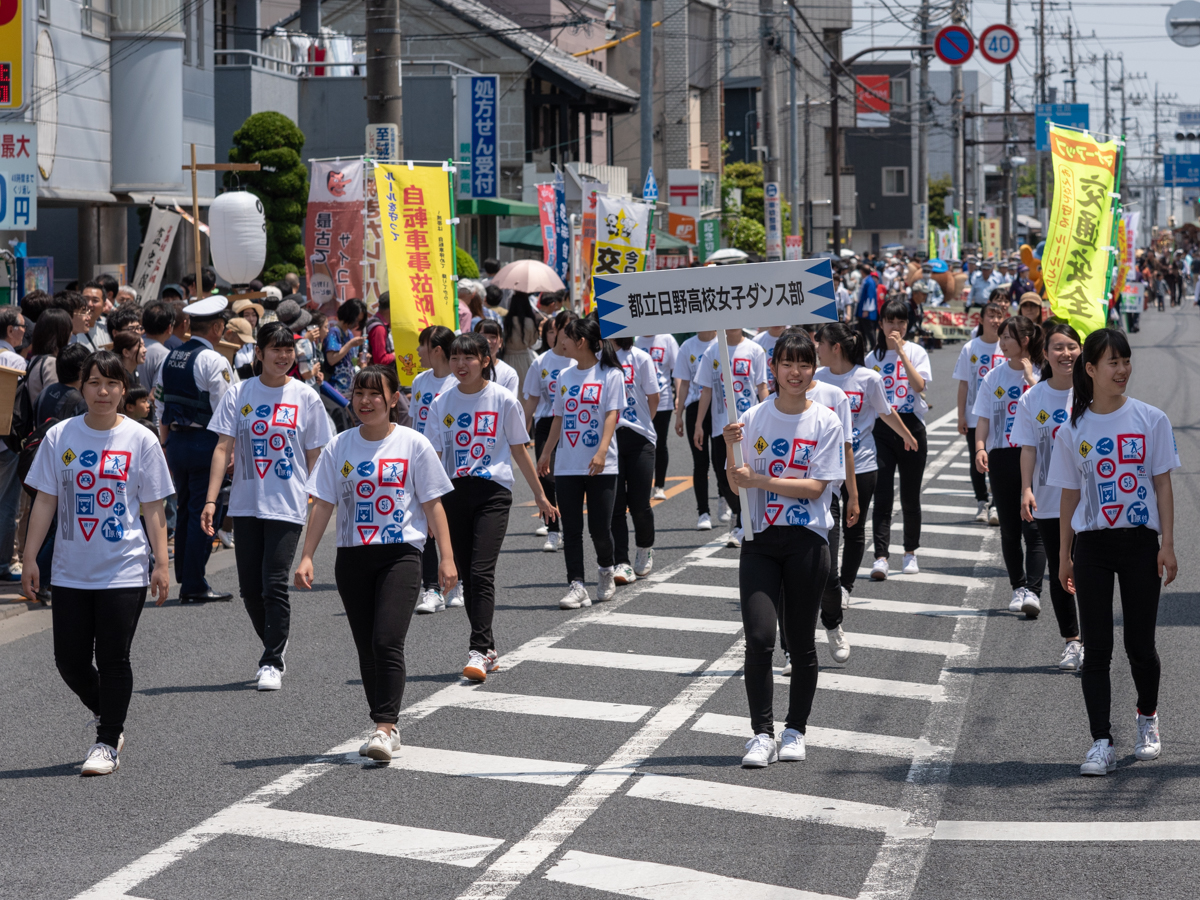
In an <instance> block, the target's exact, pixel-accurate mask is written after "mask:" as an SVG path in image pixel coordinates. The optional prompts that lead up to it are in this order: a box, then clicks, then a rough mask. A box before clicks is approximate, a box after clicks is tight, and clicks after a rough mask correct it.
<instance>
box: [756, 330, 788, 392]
mask: <svg viewBox="0 0 1200 900" xmlns="http://www.w3.org/2000/svg"><path fill="white" fill-rule="evenodd" d="M786 329H787V326H786V325H772V326H771V327H770V328H764V329H762V330H761V331H759V332H758V334H756V335H755V336H754V337H752V338H751V340H752V341H754V343H756V344H758V346H760V347H762V348H763V353H765V354H767V390H768V391H774V390H775V376H774V375H773V374H772V373H771V354H772V353H774V352H775V343H776V342H777V341H778V340H779V336H780V335H781V334H783V332H784V331H785V330H786Z"/></svg>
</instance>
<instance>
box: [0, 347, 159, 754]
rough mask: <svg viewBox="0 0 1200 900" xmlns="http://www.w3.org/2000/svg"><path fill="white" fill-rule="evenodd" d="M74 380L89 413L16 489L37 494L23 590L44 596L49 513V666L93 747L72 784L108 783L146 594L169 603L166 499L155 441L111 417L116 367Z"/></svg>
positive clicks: (54, 441)
mask: <svg viewBox="0 0 1200 900" xmlns="http://www.w3.org/2000/svg"><path fill="white" fill-rule="evenodd" d="M82 377H83V384H82V390H83V397H84V399H85V400H86V401H87V406H88V410H87V414H86V415H82V416H77V417H74V418H70V419H65V420H64V421H62V422H59V423H58V424H57V425H55V426H53V427H52V428H51V429H50V430H49V431H47V432H46V436H45V438H44V439H43V441H42V444H41V446H40V447H39V448H38V453H37V456H36V457H35V458H34V461H33V467H32V468H31V469H30V470H29V474H28V476H27V477H26V480H25V483H26V484H27V485H28V486H29V487H30V488H32V489H34V490H36V491H37V492H38V493H37V497H36V499H35V500H34V502H33V508H32V511H31V513H30V518H29V531H28V534H27V536H26V540H25V560H24V567H23V571H22V576H21V581H22V585H21V586H22V589H23V590H24V592H25V595H26V596H28V597H35V596H36V595H37V593H38V591H39V590H40V589H41V586H42V584H41V571H40V569H39V568H38V563H37V556H38V550H39V549H40V548H41V546H42V542H43V541H44V540H45V538H46V534H47V532H48V531H49V529H50V527H51V520H53V519H54V517H55V513H56V512H57V515H58V529H57V530H58V534H57V535H56V542H55V551H54V562H53V578H52V580H53V583H54V603H53V604H52V606H51V608H50V609H51V616H52V621H53V627H54V661H55V664H56V665H57V666H58V671H59V674H61V675H62V678H63V681H65V682H66V683H67V687H69V688H70V689H71V690H72V691H74V692H75V694H76V695H77V696H78V697H79V699H80V700H82V701H83V703H84V705H85V706H86V707H87V708H88V709H89V710H91V712H92V714H93V716H95V719H94V724H95V725H96V742H95V743H94V744H92V746H91V747H90V748H88V752H87V757H86V759H85V760H84V763H83V769H82V772H81V774H83V775H109V774H111V773H113V772H115V771H116V770H117V768H118V767H119V766H120V764H121V761H120V758H119V756H118V754H119V753H120V752H121V750H122V748H123V747H124V744H125V735H124V730H125V716H126V714H127V713H128V711H129V700H130V697H131V696H132V695H133V669H132V667H131V666H130V661H129V650H130V646H131V645H132V643H133V635H134V632H135V631H136V629H137V624H138V619H139V617H140V616H141V614H142V607H143V606H144V605H145V603H146V588H147V586H148V587H149V588H150V594H151V596H152V597H154V598H155V599H156V603H157V604H158V605H159V606H161V605H162V604H163V603H164V602H165V601H166V599H167V586H168V581H169V577H168V575H167V519H166V514H165V513H164V511H163V499H164V498H165V497H167V496H169V495H170V494H171V490H172V488H171V475H170V472H169V471H168V469H167V461H166V459H165V458H164V457H163V452H162V448H161V447H160V446H159V445H158V441H157V440H156V439H155V436H154V434H153V433H152V432H150V431H149V430H147V429H145V428H143V427H142V426H141V425H139V424H137V422H135V421H134V420H133V419H130V418H128V417H126V416H124V415H121V414H120V410H121V409H122V407H123V402H124V395H125V390H126V386H127V384H128V373H127V372H126V371H125V368H124V366H122V364H121V360H120V358H119V357H118V356H117V355H116V354H115V353H111V352H109V351H106V350H101V351H100V352H98V353H93V354H91V355H89V356H88V358H87V360H86V362H85V363H84V366H83V373H82ZM139 510H140V516H139ZM143 519H144V520H145V526H144V528H143V524H142V521H143ZM151 551H153V559H154V567H153V570H151V568H150V558H151V556H150V554H151ZM93 655H94V656H95V661H96V662H95V665H93V664H92V657H93Z"/></svg>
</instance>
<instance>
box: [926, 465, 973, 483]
mask: <svg viewBox="0 0 1200 900" xmlns="http://www.w3.org/2000/svg"><path fill="white" fill-rule="evenodd" d="M951 465H954V464H953V463H951ZM934 477H935V478H937V480H938V481H970V480H971V476H970V475H960V474H958V473H957V472H939V473H938V474H937V475H935V476H934Z"/></svg>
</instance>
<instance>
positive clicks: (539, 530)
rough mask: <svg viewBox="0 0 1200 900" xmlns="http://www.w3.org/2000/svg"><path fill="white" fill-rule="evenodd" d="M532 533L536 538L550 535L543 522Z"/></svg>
mask: <svg viewBox="0 0 1200 900" xmlns="http://www.w3.org/2000/svg"><path fill="white" fill-rule="evenodd" d="M533 533H534V534H536V535H537V536H538V537H545V536H546V535H548V534H549V533H550V528H549V527H548V526H547V525H546V523H545V522H543V523H542V524H541V525H539V526H538V527H537V530H536V531H534V532H533Z"/></svg>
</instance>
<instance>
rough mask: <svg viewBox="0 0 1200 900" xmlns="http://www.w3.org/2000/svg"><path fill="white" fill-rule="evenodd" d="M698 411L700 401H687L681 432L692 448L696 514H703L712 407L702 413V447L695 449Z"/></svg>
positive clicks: (704, 510)
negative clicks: (694, 438)
mask: <svg viewBox="0 0 1200 900" xmlns="http://www.w3.org/2000/svg"><path fill="white" fill-rule="evenodd" d="M699 411H700V401H699V400H697V401H696V402H695V403H689V404H688V405H687V406H686V407H685V408H684V411H683V433H684V434H685V435H686V436H687V442H688V447H690V448H691V450H692V491H693V492H694V493H695V494H696V514H697V515H700V516H702V515H704V514H705V513H707V512H708V511H709V509H708V463H709V443H710V441H711V440H712V439H711V438H710V437H709V436H708V432H709V431H710V430H711V428H712V407H711V406H710V407H709V409H708V412H706V413H705V414H704V440H703V441H702V442H701V443H702V444H703V449H701V450H697V449H696V445H695V444H694V443H692V438H693V437H694V436H695V434H696V413H698V412H699Z"/></svg>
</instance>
